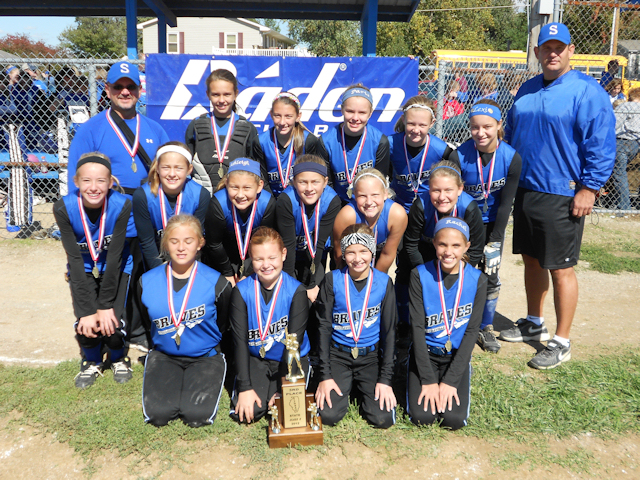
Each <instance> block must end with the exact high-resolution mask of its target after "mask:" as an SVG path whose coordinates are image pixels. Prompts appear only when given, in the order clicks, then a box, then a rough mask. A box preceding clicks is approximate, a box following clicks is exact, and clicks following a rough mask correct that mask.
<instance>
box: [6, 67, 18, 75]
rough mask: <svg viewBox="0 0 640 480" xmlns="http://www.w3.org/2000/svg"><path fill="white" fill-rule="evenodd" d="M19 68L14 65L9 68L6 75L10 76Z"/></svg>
mask: <svg viewBox="0 0 640 480" xmlns="http://www.w3.org/2000/svg"><path fill="white" fill-rule="evenodd" d="M17 68H18V67H14V66H13V65H12V66H10V67H8V68H7V69H6V70H5V71H4V73H6V74H7V75H9V73H10V72H13V71H14V70H15V69H17Z"/></svg>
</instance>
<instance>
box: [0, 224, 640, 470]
mask: <svg viewBox="0 0 640 480" xmlns="http://www.w3.org/2000/svg"><path fill="white" fill-rule="evenodd" d="M601 227H605V230H604V232H609V231H610V229H613V230H615V231H616V232H617V233H615V234H614V233H603V229H602V228H601ZM620 234H622V235H624V236H626V237H627V238H629V237H633V238H636V239H637V238H639V237H640V222H638V220H637V219H634V218H629V219H612V218H609V217H608V216H603V215H601V216H600V218H599V225H598V226H597V227H596V226H593V225H591V224H590V223H588V224H587V225H586V227H585V237H584V239H585V242H589V241H592V240H595V239H596V238H597V239H599V240H602V239H603V238H604V239H606V237H607V236H610V237H611V236H613V235H620ZM510 250H511V245H510V236H508V244H507V245H506V248H505V252H506V253H505V256H504V259H503V262H502V268H501V270H500V275H501V279H502V284H503V286H502V291H501V295H500V301H499V304H498V312H499V314H500V315H499V316H497V318H496V322H495V326H496V330H501V329H503V328H506V327H507V326H509V325H510V323H509V321H515V320H517V319H518V318H519V317H521V316H523V315H525V314H526V302H525V294H524V283H523V267H522V263H521V261H520V260H519V257H517V256H514V255H512V254H511V253H510ZM64 265H65V256H64V252H63V250H62V246H61V245H60V243H59V242H55V241H53V240H43V241H40V242H37V241H28V242H22V243H20V242H16V241H2V240H0V271H2V273H3V275H1V276H0V291H2V292H3V295H2V300H0V326H1V327H2V331H3V335H2V336H0V362H3V363H5V364H16V363H19V364H33V365H43V366H47V365H53V364H55V363H58V362H60V361H64V360H68V359H74V358H78V347H77V345H76V344H75V341H74V339H73V332H72V324H73V312H72V309H71V298H70V294H69V289H68V286H67V284H66V283H65V281H64V278H63V272H64ZM586 267H587V266H586V265H584V263H581V264H580V265H578V267H577V269H576V270H577V274H578V280H579V284H580V300H579V304H578V311H577V313H576V316H575V321H574V327H573V329H572V357H573V358H574V359H577V360H580V359H584V358H585V357H588V356H589V355H593V354H598V353H606V352H607V351H609V350H612V351H615V350H616V349H617V348H618V347H619V346H620V345H635V346H638V345H640V316H638V307H639V306H640V302H639V300H638V299H639V298H640V281H639V280H640V276H639V275H636V274H629V273H622V274H620V275H606V274H601V273H597V272H593V271H590V270H588V269H587V268H586ZM545 308H546V311H545V318H546V320H547V324H548V326H549V330H550V332H551V333H553V330H554V326H555V315H554V312H553V303H552V295H549V296H548V298H547V305H546V307H545ZM25 329H28V332H29V333H28V335H25V333H24V332H25ZM623 332H624V333H623ZM522 352H528V353H530V354H533V353H535V350H534V348H533V347H532V346H530V345H526V344H504V343H503V348H502V350H501V351H500V353H499V355H514V354H519V353H522ZM478 353H480V352H478ZM10 420H11V419H10V418H0V478H16V479H17V478H50V479H57V478H70V479H73V478H86V473H84V472H83V471H82V468H83V466H84V465H85V462H84V460H83V459H81V458H79V457H78V456H77V455H76V454H75V453H74V452H73V450H72V449H71V448H70V447H69V446H68V445H66V444H64V443H59V442H58V441H57V440H56V439H55V438H54V437H53V436H50V435H40V434H39V433H38V432H37V431H36V430H34V429H32V428H28V427H21V426H20V422H19V418H18V421H17V422H16V421H13V422H10ZM14 420H15V418H14ZM638 445H640V438H638V437H635V436H627V437H625V438H624V439H620V440H617V441H615V442H613V441H608V442H605V441H602V440H599V439H596V438H593V437H591V436H589V435H584V436H579V437H574V438H571V439H568V440H563V441H562V442H556V441H553V440H550V441H549V447H550V449H551V450H552V451H555V452H561V451H568V450H576V449H577V450H579V451H583V450H584V451H586V452H588V453H589V454H590V455H592V456H593V458H594V460H595V461H592V462H590V463H592V464H595V465H597V470H595V471H590V472H587V473H585V472H583V473H581V474H576V473H574V471H575V470H574V471H572V470H570V469H569V468H568V467H567V468H564V467H560V466H558V465H555V464H554V465H550V466H546V467H545V468H544V470H541V469H540V468H537V469H534V470H531V469H529V468H527V464H526V463H525V464H524V465H523V466H522V467H520V468H518V469H517V472H518V474H517V476H518V477H519V478H538V477H539V476H540V475H541V474H551V475H554V474H562V475H564V476H567V477H569V478H585V477H604V478H614V477H615V478H640V469H638V464H639V459H640V458H639V457H640V450H639V449H638ZM526 448H527V447H526V445H521V444H518V443H515V442H504V441H499V442H487V441H484V440H479V439H475V438H468V437H467V438H465V437H453V436H452V437H450V438H449V439H447V440H445V441H444V442H443V443H442V444H441V445H440V446H438V447H437V448H436V447H432V446H425V455H424V456H423V457H420V458H416V459H412V458H406V459H402V461H401V462H397V463H394V465H393V466H391V467H390V466H389V465H388V463H387V462H385V458H384V456H381V455H379V454H378V453H377V452H376V451H375V450H373V449H368V448H366V447H364V446H362V445H360V444H358V445H357V446H356V445H355V444H347V445H344V446H343V447H342V448H340V449H337V448H334V449H331V450H329V452H328V454H327V455H326V456H324V457H322V458H320V457H319V454H318V453H317V452H293V453H292V454H291V456H289V457H287V458H288V459H289V463H290V464H289V465H287V467H286V469H285V472H284V475H283V477H285V478H292V477H295V478H317V477H323V478H356V477H357V478H371V477H373V476H381V477H385V478H461V479H462V478H480V477H484V478H513V476H514V474H515V472H516V470H501V469H500V468H498V467H496V461H495V459H496V458H501V456H503V455H504V453H505V452H513V453H514V454H517V452H518V451H523V450H524V449H526ZM430 449H431V450H430ZM220 459H223V460H222V461H221V460H220ZM328 459H329V460H330V461H327V460H328ZM95 460H96V467H97V472H96V477H94V478H104V477H107V476H108V477H110V478H137V477H148V476H150V475H152V474H153V473H154V472H158V470H159V469H160V470H162V466H161V465H153V464H149V465H144V464H142V465H141V464H139V463H137V462H136V460H135V459H128V458H125V459H122V458H119V457H118V456H117V455H116V454H110V453H107V454H104V455H101V456H100V457H99V458H97V459H95ZM189 460H193V462H192V463H188V465H187V466H186V467H185V468H183V469H181V470H178V469H177V468H176V467H174V468H173V469H172V470H169V471H167V472H165V473H164V474H162V476H161V478H232V477H235V478H238V477H239V478H246V477H250V476H252V475H254V474H256V473H258V472H257V471H256V469H255V468H254V467H251V466H247V465H246V459H245V458H243V457H242V456H241V455H240V454H239V452H238V451H237V450H236V449H235V448H234V447H219V450H218V449H217V451H216V454H215V456H209V455H203V456H198V458H197V459H196V458H193V459H189ZM134 464H135V470H133V471H132V469H131V468H132V465H134ZM134 472H135V473H134Z"/></svg>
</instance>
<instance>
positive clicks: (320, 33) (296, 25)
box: [289, 20, 362, 57]
mask: <svg viewBox="0 0 640 480" xmlns="http://www.w3.org/2000/svg"><path fill="white" fill-rule="evenodd" d="M289 37H290V38H292V39H293V40H295V41H296V42H297V43H299V44H305V45H308V48H309V50H310V51H311V52H313V53H315V54H316V55H318V56H319V57H350V56H357V55H361V54H362V35H361V33H360V27H359V25H358V23H357V22H346V21H333V20H332V21H328V20H290V21H289Z"/></svg>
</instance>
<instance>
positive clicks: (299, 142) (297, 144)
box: [271, 92, 311, 155]
mask: <svg viewBox="0 0 640 480" xmlns="http://www.w3.org/2000/svg"><path fill="white" fill-rule="evenodd" d="M286 93H289V92H286ZM291 95H293V94H291ZM276 103H283V104H285V105H291V106H292V107H293V108H294V109H295V111H296V117H297V116H298V115H300V105H299V104H298V103H296V102H295V100H294V99H293V98H291V97H287V96H284V95H283V96H281V97H279V96H278V97H276V99H275V100H274V101H273V103H272V104H271V112H272V113H273V107H274V105H275V104H276ZM305 130H306V131H307V132H309V133H311V131H310V130H309V129H308V128H307V127H305V126H304V124H303V123H302V122H301V121H296V123H295V125H294V126H293V129H292V131H291V140H292V141H293V151H294V152H295V153H296V155H302V152H303V151H304V131H305Z"/></svg>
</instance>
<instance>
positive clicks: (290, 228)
mask: <svg viewBox="0 0 640 480" xmlns="http://www.w3.org/2000/svg"><path fill="white" fill-rule="evenodd" d="M276 223H277V228H276V229H277V230H278V233H279V234H280V236H281V237H282V241H283V242H284V248H286V249H287V257H286V258H285V260H284V266H283V267H282V269H283V270H284V272H285V273H288V274H289V275H291V276H292V277H293V276H295V275H294V271H295V265H296V243H297V238H296V221H295V219H294V217H293V205H291V198H289V195H280V196H279V197H278V200H277V201H276Z"/></svg>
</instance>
